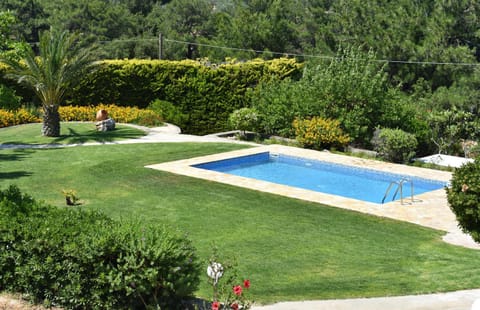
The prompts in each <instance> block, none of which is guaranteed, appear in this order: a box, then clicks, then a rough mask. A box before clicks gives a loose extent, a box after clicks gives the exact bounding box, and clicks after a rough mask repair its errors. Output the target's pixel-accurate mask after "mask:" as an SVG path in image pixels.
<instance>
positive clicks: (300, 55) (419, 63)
mask: <svg viewBox="0 0 480 310" xmlns="http://www.w3.org/2000/svg"><path fill="white" fill-rule="evenodd" d="M164 40H165V41H167V42H172V43H181V44H189V45H196V46H204V47H210V48H219V49H226V50H234V51H244V52H254V53H258V54H260V53H269V54H273V55H283V56H293V57H304V58H322V59H330V60H334V59H341V58H339V57H335V56H326V55H309V54H296V53H281V52H271V51H261V50H254V49H245V48H238V47H227V46H218V45H211V44H204V43H196V42H187V41H179V40H172V39H164ZM372 61H375V62H381V63H399V64H414V65H454V66H480V63H463V62H437V61H413V60H389V59H376V60H372Z"/></svg>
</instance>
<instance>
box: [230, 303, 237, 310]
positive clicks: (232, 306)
mask: <svg viewBox="0 0 480 310" xmlns="http://www.w3.org/2000/svg"><path fill="white" fill-rule="evenodd" d="M230 308H232V309H233V310H238V304H232V305H231V306H230Z"/></svg>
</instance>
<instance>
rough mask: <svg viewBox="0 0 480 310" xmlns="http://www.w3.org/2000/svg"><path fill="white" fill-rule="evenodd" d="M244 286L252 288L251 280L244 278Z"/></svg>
mask: <svg viewBox="0 0 480 310" xmlns="http://www.w3.org/2000/svg"><path fill="white" fill-rule="evenodd" d="M243 287H244V288H250V280H243Z"/></svg>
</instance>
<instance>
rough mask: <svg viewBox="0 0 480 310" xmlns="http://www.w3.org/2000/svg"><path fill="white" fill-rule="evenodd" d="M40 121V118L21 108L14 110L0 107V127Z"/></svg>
mask: <svg viewBox="0 0 480 310" xmlns="http://www.w3.org/2000/svg"><path fill="white" fill-rule="evenodd" d="M40 121H41V120H40V118H38V117H37V116H36V115H34V114H32V113H30V112H29V111H27V110H26V109H23V108H21V109H18V110H15V111H6V110H2V109H0V128H2V127H8V126H15V125H21V124H28V123H38V122H40Z"/></svg>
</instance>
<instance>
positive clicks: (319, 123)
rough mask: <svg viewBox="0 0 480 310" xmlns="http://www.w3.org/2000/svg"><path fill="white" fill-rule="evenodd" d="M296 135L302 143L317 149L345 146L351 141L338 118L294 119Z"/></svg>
mask: <svg viewBox="0 0 480 310" xmlns="http://www.w3.org/2000/svg"><path fill="white" fill-rule="evenodd" d="M293 127H294V129H295V136H296V139H297V141H298V142H299V143H300V145H302V146H304V147H307V148H312V149H315V150H323V149H330V148H343V147H345V146H346V145H347V143H348V142H349V141H350V138H349V137H348V135H346V134H344V133H343V131H342V129H341V128H340V122H339V121H338V120H331V119H324V118H322V117H312V118H311V119H295V120H294V121H293Z"/></svg>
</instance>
